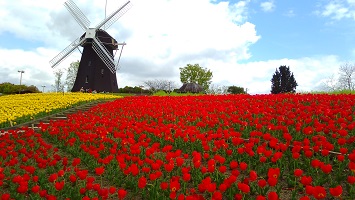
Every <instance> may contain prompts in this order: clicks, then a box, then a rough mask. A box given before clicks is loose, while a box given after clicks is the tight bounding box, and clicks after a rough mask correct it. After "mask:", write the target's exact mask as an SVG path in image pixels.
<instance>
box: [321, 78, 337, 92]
mask: <svg viewBox="0 0 355 200" xmlns="http://www.w3.org/2000/svg"><path fill="white" fill-rule="evenodd" d="M320 89H322V90H325V91H329V92H332V91H335V90H337V89H339V82H338V81H337V80H336V77H335V75H334V74H332V75H331V76H330V77H328V78H327V79H325V80H324V81H323V84H322V86H321V88H320Z"/></svg>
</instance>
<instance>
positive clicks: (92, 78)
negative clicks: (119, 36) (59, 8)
mask: <svg viewBox="0 0 355 200" xmlns="http://www.w3.org/2000/svg"><path fill="white" fill-rule="evenodd" d="M130 5H131V4H130V1H127V2H126V3H125V4H123V5H122V6H121V7H120V8H119V9H117V10H116V11H115V12H113V13H112V14H111V15H109V16H108V17H107V18H105V19H104V20H103V21H102V22H100V23H99V24H98V25H97V26H96V27H95V28H89V25H90V21H89V20H88V19H87V18H86V17H85V15H84V14H83V13H82V12H81V11H80V9H79V8H78V7H77V6H76V4H75V3H74V2H73V1H72V0H68V1H67V2H65V3H64V6H65V7H66V8H67V9H68V11H69V12H70V14H72V16H73V17H74V19H75V20H76V21H77V22H78V24H79V25H80V26H81V28H82V29H83V30H84V31H85V33H84V34H83V35H82V36H81V37H79V38H77V39H76V40H74V42H72V43H71V44H70V45H69V46H67V47H66V48H65V49H64V50H63V51H62V52H60V53H59V54H58V55H57V56H56V57H54V58H53V59H52V60H51V61H50V63H51V65H52V68H53V67H55V66H56V65H58V64H59V63H60V62H61V61H62V60H64V59H65V58H66V57H67V56H69V55H70V54H71V53H72V52H73V51H74V50H75V49H76V48H78V47H79V46H81V47H83V51H82V55H81V60H80V64H79V69H78V73H77V76H76V79H75V83H74V86H73V88H72V90H71V91H72V92H76V91H80V90H81V89H84V90H92V91H94V90H95V91H97V92H118V86H117V78H116V71H117V68H118V64H119V59H120V57H119V58H118V61H117V62H116V61H115V58H114V51H116V50H117V49H118V47H119V46H122V48H121V53H122V49H123V46H124V45H126V43H117V41H116V40H115V39H114V38H113V37H111V36H110V35H109V34H108V33H107V32H106V31H105V30H106V29H107V28H109V27H110V26H111V25H112V24H113V23H114V22H116V21H117V20H118V18H120V17H121V16H122V15H123V14H124V13H125V12H126V11H127V10H128V9H129V8H130ZM121 53H120V56H121Z"/></svg>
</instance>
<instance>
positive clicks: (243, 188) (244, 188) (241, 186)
mask: <svg viewBox="0 0 355 200" xmlns="http://www.w3.org/2000/svg"><path fill="white" fill-rule="evenodd" d="M238 189H239V190H240V191H241V192H243V193H249V192H250V187H249V185H247V184H245V183H238Z"/></svg>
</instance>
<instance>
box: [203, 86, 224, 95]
mask: <svg viewBox="0 0 355 200" xmlns="http://www.w3.org/2000/svg"><path fill="white" fill-rule="evenodd" d="M206 93H207V94H228V87H227V86H224V85H222V86H220V85H215V84H211V85H210V87H209V88H208V90H207V91H206Z"/></svg>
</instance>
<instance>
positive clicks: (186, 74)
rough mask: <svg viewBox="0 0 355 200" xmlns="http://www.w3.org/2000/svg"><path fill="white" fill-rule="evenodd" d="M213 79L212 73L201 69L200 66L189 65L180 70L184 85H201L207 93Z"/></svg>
mask: <svg viewBox="0 0 355 200" xmlns="http://www.w3.org/2000/svg"><path fill="white" fill-rule="evenodd" d="M212 77H213V75H212V72H211V71H210V70H207V69H206V68H202V67H200V65H199V64H194V65H191V64H187V66H186V67H181V68H180V80H181V82H182V83H197V84H199V85H201V86H202V87H203V89H204V90H205V91H207V90H208V88H209V86H210V85H211V83H212V81H211V79H212Z"/></svg>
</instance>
